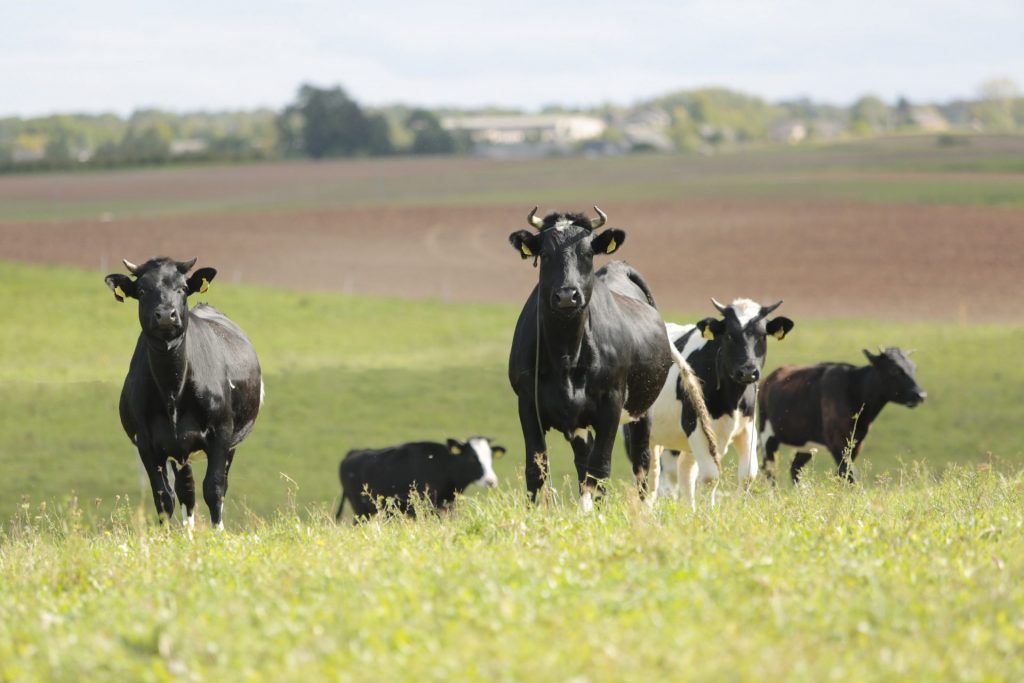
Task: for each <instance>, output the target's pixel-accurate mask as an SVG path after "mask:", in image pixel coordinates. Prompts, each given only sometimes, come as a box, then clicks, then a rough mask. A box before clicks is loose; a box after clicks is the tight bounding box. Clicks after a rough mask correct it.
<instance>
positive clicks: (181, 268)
mask: <svg viewBox="0 0 1024 683" xmlns="http://www.w3.org/2000/svg"><path fill="white" fill-rule="evenodd" d="M198 259H199V257H198V256H196V257H195V258H193V259H192V260H191V261H178V272H179V273H181V274H182V275H184V274H185V273H187V272H188V271H190V270H192V266H194V265H195V264H196V261H197V260H198Z"/></svg>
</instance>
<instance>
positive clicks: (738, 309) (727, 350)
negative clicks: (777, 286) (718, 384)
mask: <svg viewBox="0 0 1024 683" xmlns="http://www.w3.org/2000/svg"><path fill="white" fill-rule="evenodd" d="M711 301H712V302H713V303H714V304H715V308H717V309H718V310H719V311H720V312H721V313H722V318H721V319H718V318H704V319H703V320H701V321H700V322H699V323H697V328H698V329H699V330H700V332H701V334H703V335H704V338H705V339H710V340H718V342H719V349H718V351H717V354H718V357H717V359H716V362H717V364H718V371H719V372H722V373H724V374H725V376H726V377H728V378H729V379H731V380H732V381H734V382H738V383H740V384H752V383H754V382H756V381H757V380H758V379H760V378H761V371H762V370H763V369H764V361H765V358H766V357H767V355H768V337H769V336H772V337H775V338H776V339H783V338H785V336H786V335H787V334H789V331H790V330H792V329H793V321H792V320H790V319H789V318H784V317H782V316H778V317H775V318H772V319H771V320H769V319H768V314H769V313H771V312H772V311H774V310H775V309H776V308H778V307H779V306H780V305H781V304H782V302H781V301H780V302H779V303H777V304H774V305H772V306H762V305H761V304H759V303H757V302H755V301H751V300H750V299H736V300H735V301H733V302H732V304H730V305H729V306H723V305H722V304H720V303H718V302H717V301H715V300H714V299H712V300H711Z"/></svg>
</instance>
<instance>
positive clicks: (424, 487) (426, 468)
mask: <svg viewBox="0 0 1024 683" xmlns="http://www.w3.org/2000/svg"><path fill="white" fill-rule="evenodd" d="M504 453H505V447H504V446H498V445H496V444H493V443H491V440H490V439H489V438H487V437H484V436H474V437H472V438H470V439H467V440H466V441H456V440H455V439H448V443H447V444H443V443H433V442H430V441H420V442H416V443H405V444H401V445H399V446H390V447H388V448H373V449H362V450H352V451H349V452H348V454H347V455H346V456H345V457H344V458H343V459H342V461H341V464H340V465H339V466H338V475H339V477H340V478H341V503H340V504H339V505H338V513H337V514H336V515H335V517H334V518H335V520H340V519H341V513H342V511H343V510H344V508H345V501H346V500H347V501H348V503H349V505H351V506H352V511H353V512H354V513H355V516H356V518H357V519H358V518H366V517H370V516H372V515H375V514H377V513H378V512H380V509H381V503H382V501H383V500H388V501H389V502H390V503H391V504H393V505H394V506H395V507H396V509H398V510H400V511H401V512H404V513H405V514H407V515H409V516H412V517H415V515H416V510H415V506H414V505H413V502H412V501H413V494H414V493H416V494H419V495H420V496H421V497H423V498H424V499H426V500H428V501H429V502H430V503H431V505H433V506H434V508H437V509H444V508H447V507H448V506H449V505H451V503H452V502H453V501H454V500H455V496H456V495H458V494H460V493H462V492H463V491H465V490H466V489H467V488H469V486H470V485H471V484H478V485H480V486H484V487H486V488H493V487H495V486H497V485H498V476H497V475H496V474H494V466H493V461H494V459H495V458H499V457H501V455H502V454H504Z"/></svg>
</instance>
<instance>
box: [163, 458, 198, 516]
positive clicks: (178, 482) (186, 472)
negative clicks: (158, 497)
mask: <svg viewBox="0 0 1024 683" xmlns="http://www.w3.org/2000/svg"><path fill="white" fill-rule="evenodd" d="M168 462H169V464H170V466H171V470H173V471H174V493H175V494H177V496H178V502H179V503H181V508H182V515H181V523H182V524H184V525H185V526H186V527H188V528H189V529H194V528H195V526H196V517H195V509H196V482H195V479H193V478H192V465H189V464H188V463H185V465H184V466H182V467H180V468H179V467H178V466H177V465H175V464H174V461H173V460H171V461H168Z"/></svg>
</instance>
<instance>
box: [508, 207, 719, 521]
mask: <svg viewBox="0 0 1024 683" xmlns="http://www.w3.org/2000/svg"><path fill="white" fill-rule="evenodd" d="M594 210H595V211H596V212H597V214H598V218H595V219H593V220H591V219H588V218H587V217H586V216H584V215H582V214H575V213H552V214H549V215H548V216H547V217H545V218H544V220H541V219H539V218H537V217H536V212H537V209H536V207H534V209H533V211H531V212H530V214H529V216H528V220H529V223H530V225H531V226H532V227H533V228H534V229H535V230H536V232H533V231H529V230H519V231H517V232H514V233H512V234H511V235H510V236H509V241H510V242H511V243H512V246H513V247H514V248H515V250H516V251H517V252H519V254H520V255H521V256H522V257H523V258H524V259H525V258H534V259H539V260H540V278H539V282H538V284H537V286H536V287H535V288H534V289H533V292H532V293H531V294H530V296H529V298H528V299H527V300H526V304H525V305H524V306H523V310H522V312H521V313H520V315H519V320H518V322H517V323H516V329H515V335H514V337H513V339H512V350H511V353H510V356H509V368H508V377H509V382H510V383H511V384H512V389H513V390H514V391H515V393H516V395H517V396H518V398H519V421H520V424H521V426H522V430H523V439H524V441H525V444H526V485H527V489H528V490H529V493H530V495H531V497H533V498H534V499H536V497H537V493H538V491H539V490H540V489H541V487H542V486H543V485H544V482H545V480H546V479H547V445H546V433H547V431H548V430H549V429H555V430H557V431H559V432H561V433H562V434H563V435H564V436H565V438H566V439H568V440H569V442H570V444H571V445H572V449H573V456H574V461H575V465H576V473H577V476H578V478H579V483H580V505H581V507H582V508H583V510H584V511H589V510H590V509H592V507H593V501H594V498H595V496H597V495H600V493H601V491H602V486H603V482H604V481H605V480H606V479H607V478H608V477H609V475H610V474H611V455H612V446H613V444H614V442H615V433H616V431H617V430H618V426H619V424H620V422H621V421H623V420H626V421H631V422H632V423H633V430H632V435H633V436H632V438H633V441H634V444H635V447H634V448H632V449H631V450H630V459H631V461H632V465H633V473H634V475H635V476H636V478H637V482H638V484H639V486H640V490H641V494H643V493H644V491H645V489H646V481H647V475H648V469H649V466H650V445H649V439H648V435H649V432H650V424H651V418H650V412H649V411H650V407H651V404H652V403H654V399H655V398H656V397H657V395H658V391H659V390H660V388H661V386H662V384H663V383H664V382H665V377H666V375H667V374H668V369H669V367H670V366H671V365H672V362H673V355H672V352H671V348H670V346H669V344H668V340H667V338H666V337H665V328H664V322H663V321H662V319H661V315H660V314H659V313H658V310H657V308H656V307H655V303H654V297H653V296H652V295H651V291H650V289H649V288H648V287H647V284H646V283H645V282H644V280H643V278H642V277H641V275H640V273H638V272H637V271H636V270H635V269H633V268H632V267H631V266H629V265H627V264H625V263H623V262H621V261H614V262H612V263H609V264H608V265H606V266H605V267H603V268H601V269H600V270H598V271H597V272H594V256H595V255H598V254H613V253H615V252H616V251H617V250H618V249H619V247H620V246H622V243H623V242H624V241H625V239H626V233H625V232H623V231H622V230H618V229H616V228H609V229H608V230H605V231H604V232H600V233H599V232H597V230H598V228H600V227H601V226H603V225H604V223H605V220H606V216H605V215H604V213H603V212H602V211H601V210H600V209H598V208H597V207H594ZM535 263H536V261H535ZM697 400H698V401H699V397H698V399H697Z"/></svg>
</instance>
